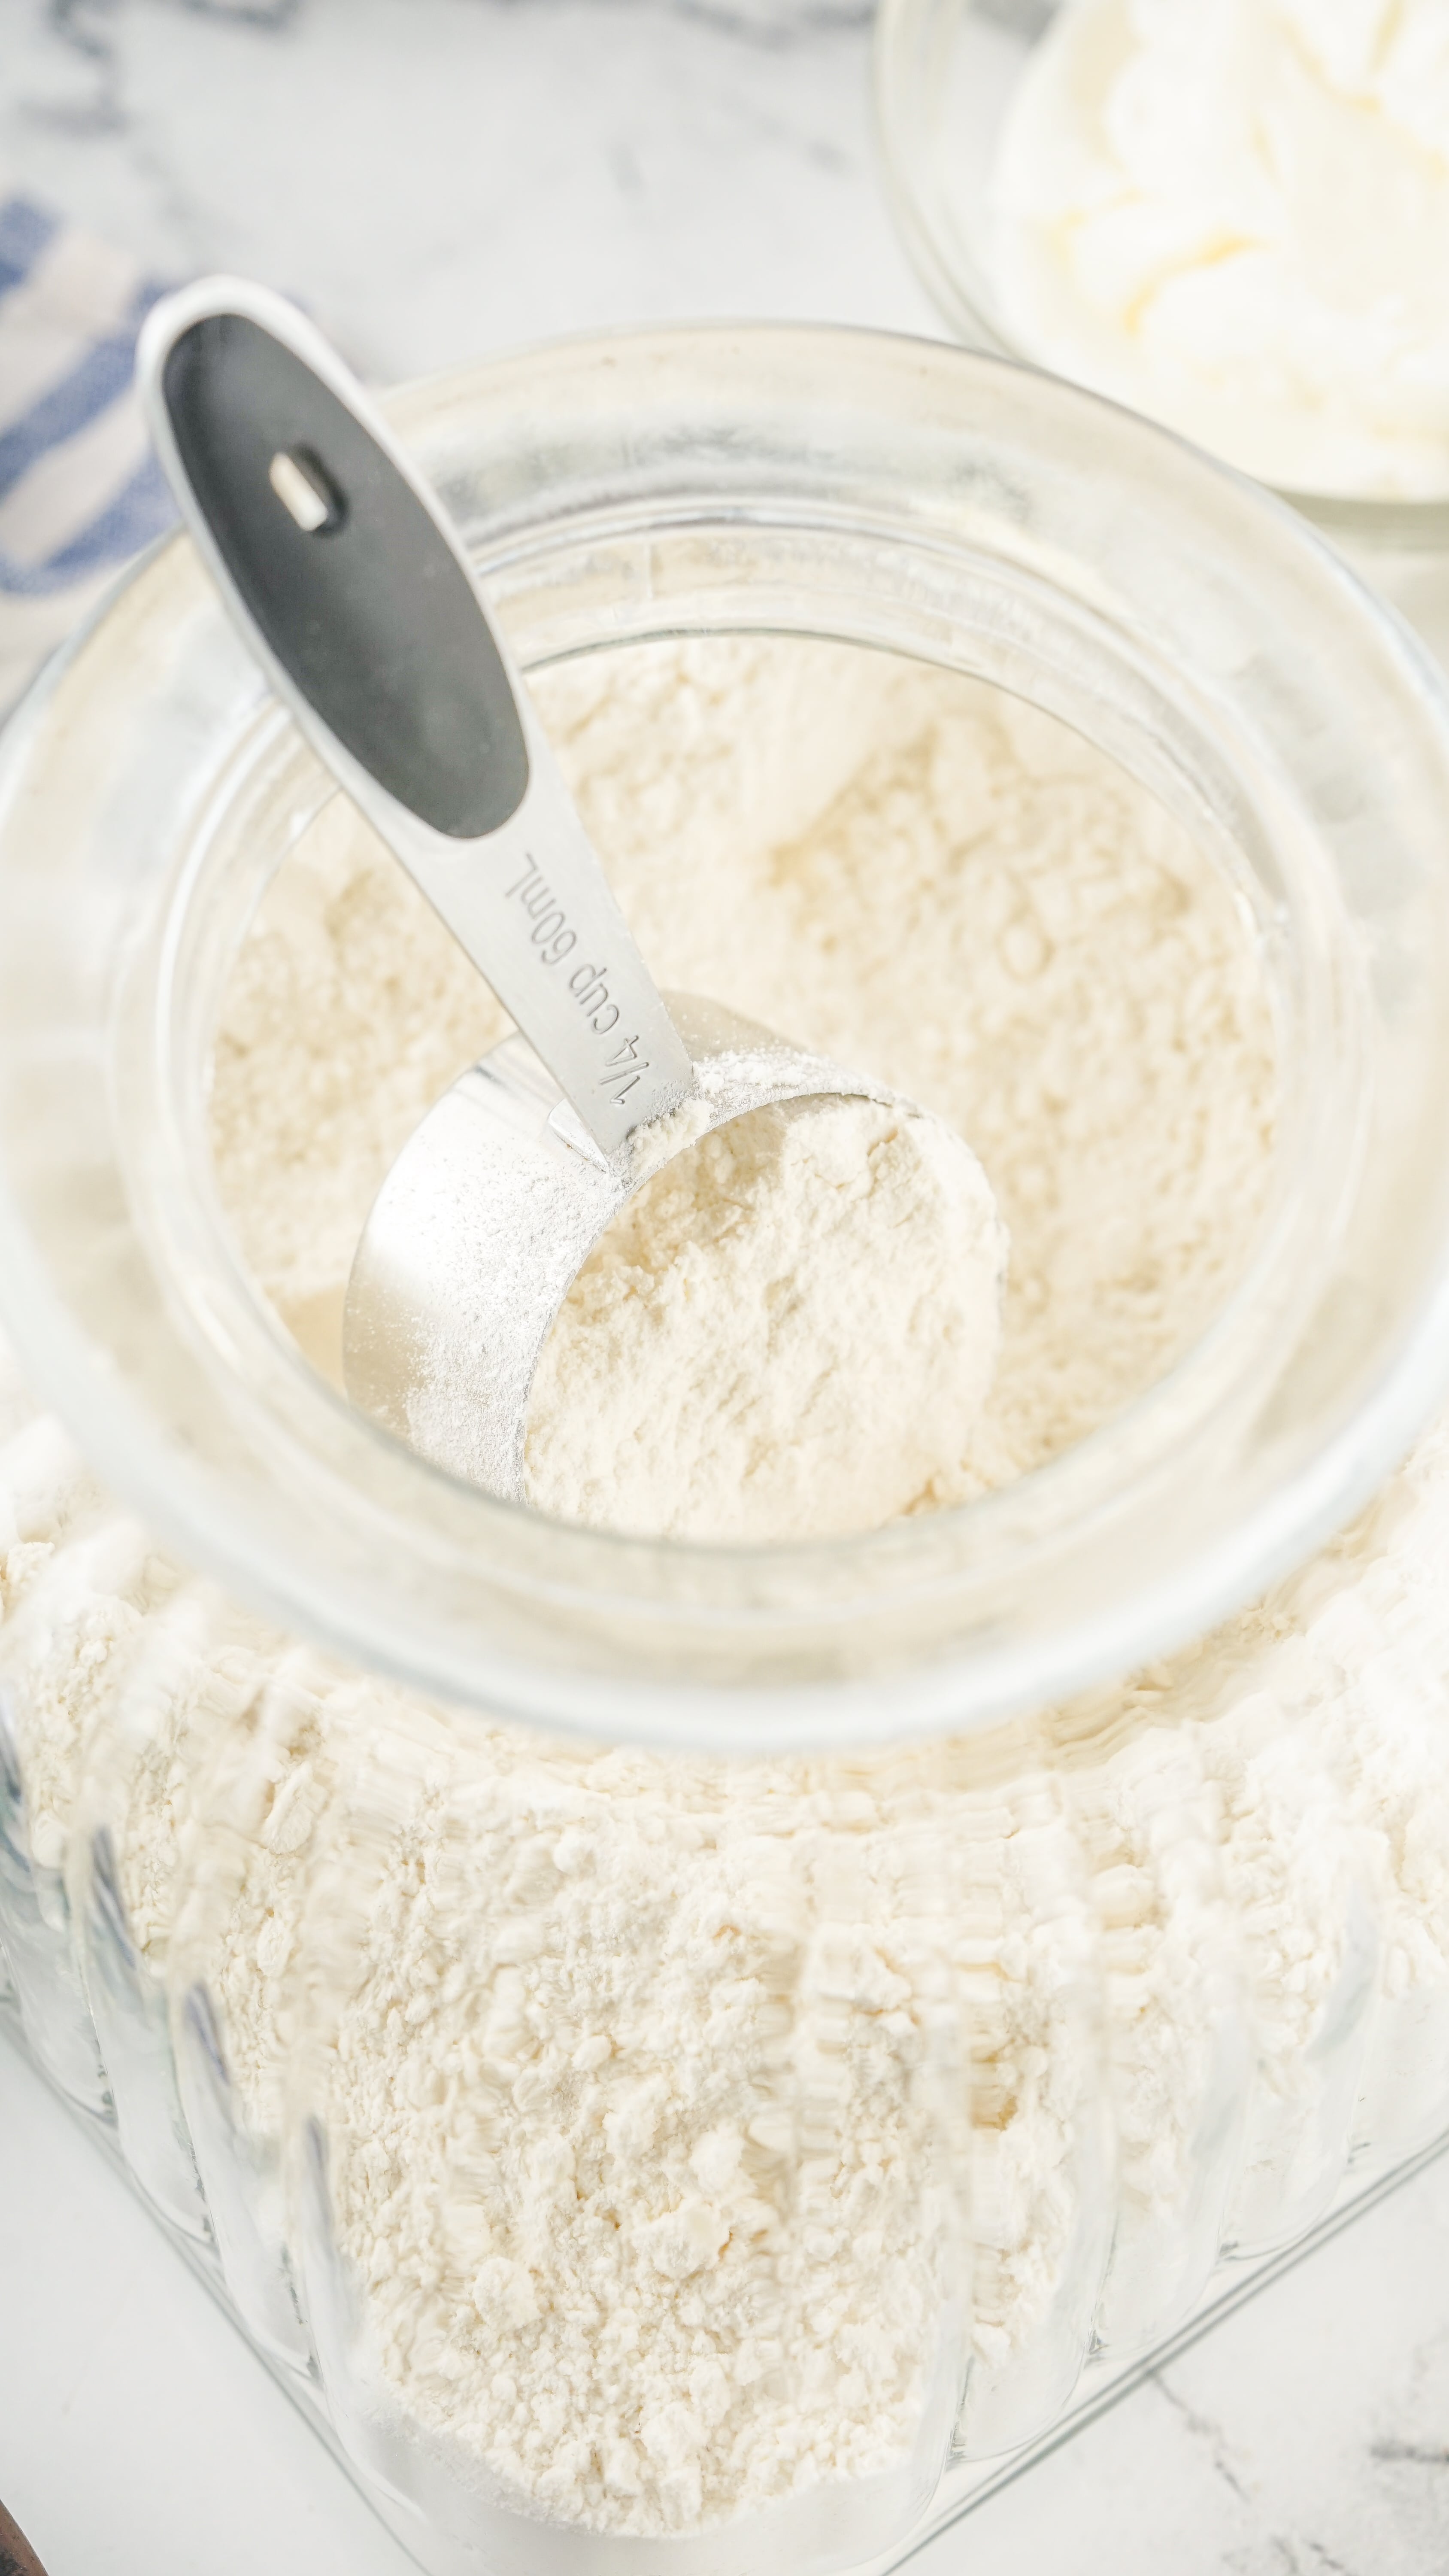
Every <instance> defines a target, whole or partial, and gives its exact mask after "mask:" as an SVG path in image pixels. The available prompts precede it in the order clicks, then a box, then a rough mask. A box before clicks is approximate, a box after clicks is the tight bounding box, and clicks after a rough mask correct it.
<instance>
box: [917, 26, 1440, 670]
mask: <svg viewBox="0 0 1449 2576" xmlns="http://www.w3.org/2000/svg"><path fill="white" fill-rule="evenodd" d="M1058 14H1059V0H881V8H880V11H879V15H878V18H877V22H876V42H875V95H876V112H877V119H878V126H879V133H880V142H881V154H882V162H883V167H884V174H885V181H886V187H887V191H888V194H889V198H890V203H891V208H892V212H893V213H894V216H895V219H896V222H897V225H898V227H899V229H900V233H901V238H902V240H903V241H904V243H905V246H906V249H907V251H908V252H909V254H910V257H911V259H912V262H913V264H914V266H915V268H916V270H917V273H918V275H919V276H920V278H921V281H922V283H923V285H924V286H925V288H926V290H927V292H928V294H929V295H930V296H931V298H932V301H933V302H934V303H935V305H936V307H937V309H938V310H939V312H940V313H941V314H942V316H943V317H944V319H945V320H946V321H947V322H948V323H949V325H950V326H951V328H952V330H953V331H955V332H957V333H959V335H960V336H961V337H962V338H963V339H964V340H966V341H967V342H968V343H969V344H970V345H971V346H972V347H975V348H980V349H986V350H991V351H994V352H997V353H999V354H1001V355H1003V356H1009V357H1016V358H1019V359H1023V360H1025V361H1027V362H1028V363H1035V364H1045V365H1049V366H1050V365H1053V364H1055V363H1057V362H1056V361H1054V360H1053V359H1052V358H1051V356H1050V355H1048V354H1046V353H1045V352H1044V351H1043V350H1041V349H1039V348H1036V347H1034V346H1031V345H1029V344H1028V342H1027V340H1026V339H1025V338H1024V337H1023V331H1022V326H1021V324H1020V323H1019V322H1018V321H1017V320H1016V319H1015V318H1014V311H1013V308H1012V306H1011V304H1010V302H1009V299H1008V296H1007V294H1006V293H1005V291H1004V289H1003V283H1002V274H1001V244H1000V240H999V231H1000V222H1001V217H1000V213H999V209H998V205H997V196H996V186H997V173H998V169H999V165H1000V158H1001V152H1002V145H1003V139H1004V136H1005V133H1006V129H1007V125H1008V121H1009V119H1010V117H1011V114H1012V111H1013V107H1014V105H1015V102H1016V100H1017V96H1018V92H1019V90H1020V88H1021V84H1022V81H1023V78H1024V76H1025V75H1026V73H1027V71H1028V68H1029V66H1030V64H1031V60H1032V57H1033V55H1034V53H1035V52H1036V49H1037V48H1038V47H1039V46H1040V44H1041V43H1042V41H1043V39H1044V38H1045V37H1046V36H1047V34H1048V33H1049V31H1050V29H1051V27H1052V25H1053V22H1054V20H1055V19H1056V18H1057V16H1058ZM1068 372H1072V373H1075V372H1076V371H1075V369H1070V370H1068ZM1106 389H1107V390H1113V389H1114V388H1112V387H1107V388H1106ZM1122 398H1123V399H1125V400H1132V399H1134V396H1133V395H1132V394H1131V393H1128V392H1125V391H1124V392H1123V395H1122ZM1184 399H1186V397H1184ZM1144 407H1146V406H1145V405H1144ZM1181 425H1188V424H1186V423H1184V424H1181ZM1201 435H1202V437H1203V440H1204V443H1205V444H1208V445H1215V444H1216V441H1215V440H1214V439H1213V438H1212V437H1211V435H1210V434H1209V433H1208V432H1207V431H1206V430H1204V431H1203V432H1202V433H1201ZM1225 452H1226V451H1225ZM1229 461H1230V462H1237V463H1250V460H1248V459H1246V458H1244V457H1241V456H1236V455H1230V457H1229ZM1268 479H1269V480H1271V481H1272V482H1273V483H1274V485H1275V487H1276V488H1278V489H1279V490H1281V491H1282V492H1283V493H1284V495H1285V497H1286V498H1287V499H1289V500H1290V501H1292V502H1293V504H1294V505H1295V507H1297V508H1298V509H1300V510H1302V511H1303V512H1305V514H1306V515H1307V516H1308V517H1309V518H1310V519H1312V520H1313V521H1314V522H1315V524H1316V525H1317V526H1319V527H1321V528H1322V529H1323V530H1324V532H1325V534H1327V535H1328V536H1329V537H1330V538H1331V539H1332V540H1333V542H1334V544H1335V545H1336V546H1337V547H1338V548H1339V549H1340V551H1341V552H1342V553H1344V554H1345V556H1346V557H1347V559H1348V560H1349V561H1350V562H1351V563H1353V564H1354V565H1355V566H1356V567H1357V568H1358V569H1359V570H1360V571H1362V572H1363V573H1364V574H1365V575H1366V576H1367V577H1369V578H1371V579H1373V580H1374V581H1375V583H1376V584H1377V586H1378V587H1380V588H1381V589H1383V590H1384V591H1385V592H1386V593H1387V595H1388V596H1389V597H1390V598H1392V599H1393V600H1394V602H1395V604H1396V605H1397V606H1398V607H1400V608H1401V609H1402V610H1403V611H1404V612H1405V614H1406V615H1408V616H1409V617H1411V618H1412V620H1413V621H1414V623H1415V624H1416V625H1417V626H1418V627H1419V628H1420V629H1421V631H1422V632H1424V633H1425V634H1426V635H1427V637H1428V638H1429V640H1430V641H1431V642H1432V644H1433V645H1434V648H1435V650H1436V652H1438V653H1439V654H1440V656H1441V658H1443V656H1444V655H1445V653H1446V650H1449V585H1446V583H1445V581H1444V578H1443V567H1444V563H1445V558H1446V553H1449V497H1444V498H1438V499H1402V500H1400V499H1388V498H1384V499H1380V498H1372V497H1367V496H1365V495H1363V494H1362V493H1359V492H1355V491H1335V490H1332V489H1330V488H1328V487H1327V486H1321V485H1320V484H1319V483H1318V482H1317V481H1316V480H1310V478H1309V477H1308V476H1306V475H1305V476H1301V477H1300V476H1297V475H1293V474H1282V475H1273V476H1270V477H1269V478H1268Z"/></svg>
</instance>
